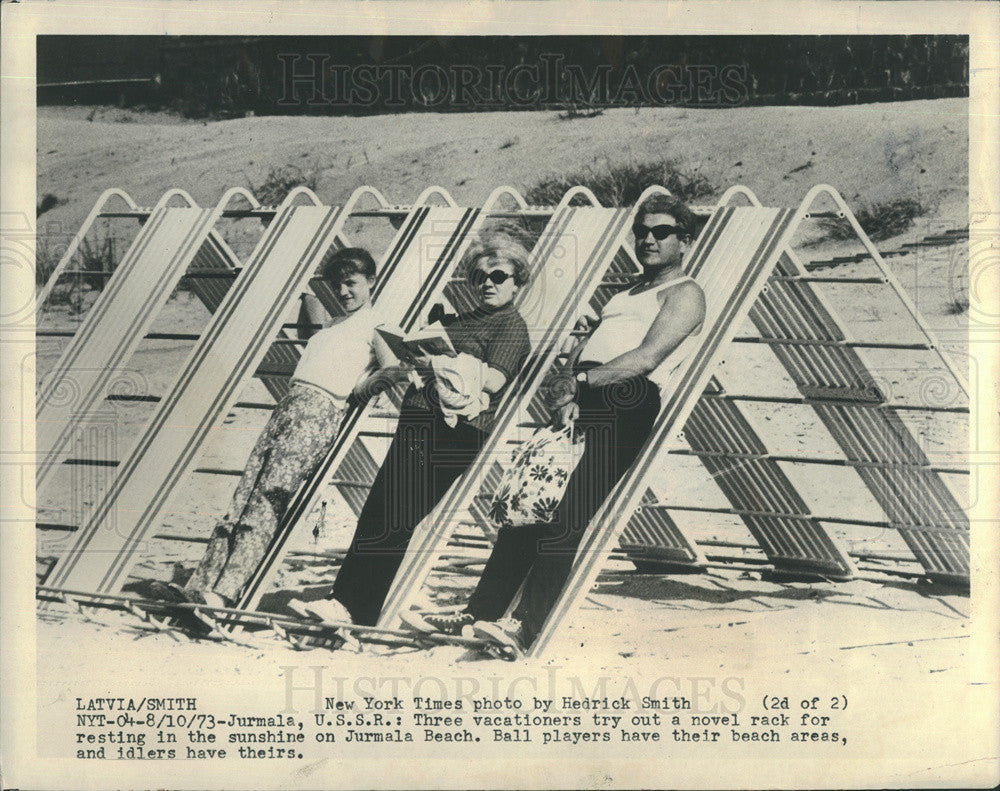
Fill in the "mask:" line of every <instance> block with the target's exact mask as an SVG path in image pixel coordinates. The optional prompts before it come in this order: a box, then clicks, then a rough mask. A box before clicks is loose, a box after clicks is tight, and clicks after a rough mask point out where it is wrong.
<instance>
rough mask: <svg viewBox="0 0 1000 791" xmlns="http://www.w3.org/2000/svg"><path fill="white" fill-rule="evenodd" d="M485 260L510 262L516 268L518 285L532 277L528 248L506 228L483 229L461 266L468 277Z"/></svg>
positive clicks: (515, 275)
mask: <svg viewBox="0 0 1000 791" xmlns="http://www.w3.org/2000/svg"><path fill="white" fill-rule="evenodd" d="M485 260H489V261H491V262H493V263H497V264H509V265H510V267H511V269H513V270H514V283H515V284H516V285H518V286H523V285H524V284H525V283H527V282H528V281H529V280H530V279H531V270H530V269H529V268H528V250H527V248H525V246H524V245H523V244H521V242H520V241H519V240H518V239H517V238H516V237H514V236H512V235H511V234H510V233H508V232H507V231H505V230H492V231H483V232H482V233H480V234H479V237H478V238H477V239H475V240H474V241H473V242H472V244H470V245H469V249H468V250H466V251H465V256H464V257H463V259H462V267H461V269H462V272H463V274H464V275H465V276H466V277H468V276H469V275H471V274H472V270H473V269H475V268H476V267H477V266H479V264H480V263H482V262H483V261H485Z"/></svg>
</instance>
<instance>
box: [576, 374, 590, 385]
mask: <svg viewBox="0 0 1000 791" xmlns="http://www.w3.org/2000/svg"><path fill="white" fill-rule="evenodd" d="M576 381H578V382H579V383H580V384H584V385H585V384H587V372H586V371H580V373H578V374H577V375H576Z"/></svg>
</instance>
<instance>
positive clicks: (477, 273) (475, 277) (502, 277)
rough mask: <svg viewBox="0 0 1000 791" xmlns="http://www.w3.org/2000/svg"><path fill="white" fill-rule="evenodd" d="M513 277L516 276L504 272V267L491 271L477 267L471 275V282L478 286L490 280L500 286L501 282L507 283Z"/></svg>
mask: <svg viewBox="0 0 1000 791" xmlns="http://www.w3.org/2000/svg"><path fill="white" fill-rule="evenodd" d="M512 277H514V276H513V275H511V274H508V273H507V272H504V271H503V270H502V269H494V270H492V271H490V272H484V271H483V270H482V269H475V270H473V271H472V274H471V275H469V282H470V283H472V285H474V286H475V287H476V288H479V287H481V286H483V285H485V283H486V281H487V280H490V281H492V282H493V283H495V284H496V285H498V286H499V285H500V284H501V283H506V282H507V280H508V279H509V278H512Z"/></svg>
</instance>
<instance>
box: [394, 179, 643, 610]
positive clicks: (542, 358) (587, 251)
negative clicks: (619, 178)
mask: <svg viewBox="0 0 1000 791" xmlns="http://www.w3.org/2000/svg"><path fill="white" fill-rule="evenodd" d="M579 198H582V199H586V200H587V201H588V202H589V203H590V205H588V206H573V205H571V204H572V202H573V200H574V199H579ZM630 217H631V212H630V211H629V210H628V209H623V208H606V207H602V206H601V205H600V203H599V202H598V200H597V199H596V197H594V195H593V193H591V192H590V191H589V190H587V189H585V188H582V187H576V188H574V189H571V190H570V191H568V192H567V193H566V195H565V196H564V197H563V199H562V201H561V202H560V204H559V206H558V207H557V208H556V212H555V213H554V214H553V216H552V219H551V220H550V222H549V226H548V227H547V228H546V230H545V232H543V234H542V237H541V238H540V239H539V241H538V244H537V245H536V247H535V250H534V251H533V254H532V261H531V263H532V271H533V278H532V281H531V283H530V284H529V285H528V286H527V287H525V288H524V289H523V290H522V292H521V293H520V294H518V297H517V302H516V304H517V306H518V310H519V311H520V312H521V315H522V316H523V317H524V319H525V322H526V323H527V325H528V328H529V333H530V335H531V345H532V352H531V356H530V357H529V360H528V362H527V364H526V368H525V370H524V371H522V373H521V375H520V376H519V377H518V378H517V379H516V380H514V381H513V382H512V383H511V385H510V387H509V388H508V390H507V392H506V393H505V394H504V397H503V399H502V400H501V402H500V403H499V404H498V405H497V409H496V422H495V427H494V430H493V432H492V433H491V435H490V436H489V437H488V438H487V440H486V442H485V443H484V444H483V448H482V450H481V451H480V454H479V457H478V461H477V462H476V463H475V464H473V465H472V466H471V467H470V468H469V470H468V471H467V472H466V473H465V474H464V475H463V476H462V477H461V478H459V479H458V480H457V481H456V482H455V484H454V485H453V486H452V488H451V489H450V490H449V491H448V493H447V494H446V495H445V496H444V498H442V500H441V501H440V502H439V503H438V504H437V505H436V506H435V508H434V509H433V510H432V511H431V512H430V513H429V514H428V515H427V517H426V518H425V519H424V520H423V521H422V522H421V524H420V525H419V526H418V527H417V529H416V530H415V531H414V535H413V538H412V539H411V542H410V546H409V548H408V550H407V553H406V556H405V558H404V560H403V563H402V564H401V566H400V568H399V571H398V572H397V574H396V578H395V580H394V582H393V585H392V588H391V589H390V591H389V595H388V597H387V599H386V603H385V605H384V607H383V610H382V615H381V617H380V619H379V624H380V626H390V627H391V626H393V625H395V623H396V622H397V621H398V618H399V613H400V612H401V611H402V609H403V608H404V607H406V606H407V605H408V603H409V602H410V600H411V599H412V597H413V596H414V595H415V594H416V593H417V591H418V590H419V588H420V587H421V586H422V585H423V583H424V581H425V580H426V578H427V575H428V573H429V572H430V571H431V569H432V568H433V566H434V564H435V562H436V561H437V559H438V558H439V557H440V554H441V552H442V551H443V550H444V548H445V545H446V543H447V541H448V538H449V537H450V536H451V534H452V533H453V532H454V530H455V528H456V527H457V526H458V525H459V524H460V523H461V522H462V520H463V517H464V515H465V514H466V513H467V512H468V510H469V509H470V507H471V506H472V505H473V502H474V498H475V497H476V495H477V493H478V492H479V491H480V490H481V489H482V488H483V484H484V482H485V481H486V479H487V478H488V477H489V476H490V475H491V470H492V467H493V462H494V461H495V460H497V459H500V458H505V457H506V455H507V453H508V452H509V444H508V440H509V439H511V438H512V437H513V436H515V435H517V434H518V433H519V432H520V433H523V429H522V428H519V426H518V415H519V412H520V409H521V406H522V404H525V403H528V402H530V401H531V399H532V398H533V397H534V396H535V394H536V393H537V392H538V390H539V388H540V387H541V385H542V382H543V380H544V378H545V376H546V374H547V373H548V372H549V371H550V369H551V368H552V365H553V363H554V362H555V360H556V359H557V357H558V356H559V354H560V352H561V349H562V346H563V344H564V343H565V341H566V339H567V338H568V337H569V335H570V333H571V332H572V329H573V322H574V320H575V318H576V316H577V311H578V308H579V305H580V304H581V303H582V302H585V301H586V300H587V299H588V298H589V296H590V295H591V294H592V293H593V292H594V291H595V290H596V289H597V288H598V287H599V286H600V285H601V282H602V279H603V278H604V277H605V275H606V274H607V272H608V269H609V267H610V266H611V264H612V262H613V261H614V259H615V256H616V254H617V253H618V251H619V250H620V248H621V246H622V244H623V243H624V240H625V237H626V235H627V233H628V221H629V219H630Z"/></svg>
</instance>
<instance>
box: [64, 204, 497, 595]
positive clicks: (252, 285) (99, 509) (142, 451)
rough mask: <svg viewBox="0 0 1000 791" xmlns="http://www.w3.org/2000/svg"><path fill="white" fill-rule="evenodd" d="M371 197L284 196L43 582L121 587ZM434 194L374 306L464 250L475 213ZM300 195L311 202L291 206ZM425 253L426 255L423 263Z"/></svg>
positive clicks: (406, 230)
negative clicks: (293, 308) (330, 200)
mask: <svg viewBox="0 0 1000 791" xmlns="http://www.w3.org/2000/svg"><path fill="white" fill-rule="evenodd" d="M372 192H373V191H372V190H371V189H370V188H361V189H359V190H357V191H355V193H354V194H353V195H352V197H351V199H350V200H349V201H348V202H347V204H346V205H345V206H344V207H343V208H338V207H324V206H323V205H322V204H321V203H320V201H319V200H318V198H316V197H315V196H314V195H313V194H312V193H311V192H310V191H308V190H306V189H304V188H298V189H297V190H295V191H293V192H292V193H290V194H289V196H288V198H287V199H286V200H285V202H284V203H283V204H282V206H281V207H279V210H278V213H277V215H276V217H275V219H274V221H272V223H271V225H270V227H269V228H268V230H267V232H266V233H265V235H264V237H263V238H262V239H261V241H260V243H259V244H258V246H257V249H256V250H255V252H254V254H253V255H252V256H251V258H250V261H249V262H248V263H247V265H246V266H245V267H244V268H243V270H242V271H241V272H240V273H239V275H238V276H237V278H236V280H235V282H234V283H233V285H232V287H231V288H230V289H229V290H228V291H227V292H226V295H225V297H224V298H223V301H222V303H221V304H220V305H219V307H218V310H217V311H216V312H215V314H214V315H213V318H212V321H211V322H210V325H209V328H208V330H207V331H206V332H205V334H204V335H203V336H202V338H201V340H200V341H199V342H198V344H197V345H196V347H195V349H194V350H193V351H192V354H191V356H190V357H189V359H188V361H187V363H186V364H185V366H184V370H183V371H182V373H181V375H180V377H179V378H178V379H177V380H176V381H175V382H174V384H173V386H172V388H171V391H170V392H169V393H168V394H167V395H166V396H165V397H164V398H163V399H162V401H161V402H160V404H159V405H158V408H157V411H156V414H155V415H154V417H153V419H152V420H151V422H150V424H149V425H148V426H147V427H146V429H145V431H144V434H143V436H142V437H141V438H140V441H139V443H138V445H137V446H136V448H134V449H133V451H132V453H131V454H130V455H129V456H128V458H126V459H125V460H123V462H122V464H121V465H120V467H119V469H118V474H117V476H116V478H115V479H114V481H113V483H112V486H111V488H110V489H109V491H108V492H107V493H106V494H105V496H104V497H103V498H102V499H101V501H100V502H99V503H98V504H97V506H95V508H94V509H93V510H92V511H91V513H90V515H89V518H88V519H87V521H86V523H85V524H84V525H83V527H82V528H81V530H79V531H78V533H77V535H76V536H75V537H74V538H75V542H74V546H73V548H72V549H71V551H70V553H69V554H68V556H67V557H65V558H63V559H61V560H60V561H58V562H57V565H56V567H55V569H54V571H53V574H52V575H51V576H50V579H49V582H50V584H53V585H57V586H58V585H71V586H73V587H74V588H85V589H88V590H94V591H96V592H107V591H113V590H116V589H117V588H118V587H120V585H121V584H122V582H123V580H124V577H125V574H126V573H127V572H128V570H129V568H130V567H131V566H132V564H133V563H134V561H135V552H136V549H137V547H138V546H139V545H140V543H141V542H142V540H143V539H144V538H145V537H147V535H148V533H149V531H150V530H151V529H152V528H153V527H154V526H155V525H156V524H158V522H159V518H160V515H161V514H162V511H163V508H164V507H165V504H166V502H167V500H168V498H169V497H170V496H171V494H172V493H173V491H174V489H175V488H176V486H177V484H178V483H179V481H180V480H181V478H182V477H183V476H184V474H185V473H186V472H187V471H188V469H189V467H190V465H191V463H192V461H193V459H194V458H195V456H196V454H197V453H198V451H199V449H200V448H201V446H202V444H203V443H204V440H205V438H206V436H207V434H208V432H209V431H210V430H211V428H212V427H213V426H214V425H215V424H216V423H217V422H218V420H219V419H220V416H221V415H223V414H225V413H226V412H227V411H228V410H229V409H230V408H231V407H232V405H233V402H234V400H235V397H236V394H237V393H238V390H239V388H240V386H241V384H242V383H243V382H244V381H245V380H246V379H247V377H249V376H250V375H252V374H253V373H254V372H255V371H256V370H257V367H258V366H259V365H260V362H261V360H262V359H263V357H264V355H265V354H266V352H267V350H268V348H269V342H270V341H271V339H273V338H274V336H275V334H276V332H277V330H278V327H279V326H280V324H281V319H282V317H283V316H284V315H285V313H286V312H287V310H288V307H289V306H290V305H291V301H292V300H293V299H294V297H295V296H296V295H297V294H298V293H300V292H301V290H302V288H303V287H304V286H305V283H306V279H307V278H308V276H309V275H310V274H311V273H312V271H314V270H315V268H316V266H317V264H318V262H319V261H320V260H321V259H322V257H323V255H324V254H325V252H326V251H327V250H328V249H329V248H330V246H331V245H332V244H333V242H334V240H335V239H336V238H337V237H338V235H340V233H341V230H342V227H343V224H344V221H345V220H346V218H347V216H348V215H349V214H350V213H351V210H352V209H353V207H354V205H355V203H356V202H357V200H358V199H360V198H361V197H362V196H364V195H367V194H369V193H372ZM433 193H442V191H441V190H439V189H437V188H431V189H430V190H427V191H426V192H425V193H424V195H423V196H421V198H420V199H419V200H418V203H417V205H415V206H414V208H413V210H412V211H411V212H410V215H409V217H408V218H407V221H405V222H404V223H403V226H402V227H401V229H400V231H399V232H398V234H397V236H396V239H395V240H394V243H393V245H392V246H391V247H390V252H389V254H388V256H387V257H386V260H385V261H384V262H383V265H382V268H381V270H380V273H379V279H378V282H377V283H376V287H375V292H374V293H375V298H376V299H379V297H380V296H381V294H382V292H383V291H385V290H386V289H388V288H390V287H391V288H392V289H394V293H396V294H397V295H398V294H404V295H405V297H406V299H407V302H408V301H409V300H410V299H412V297H413V288H414V284H415V283H417V284H419V283H423V284H424V287H425V289H424V290H426V288H431V289H433V288H434V286H433V285H429V282H432V281H434V280H435V277H436V275H437V274H438V273H439V272H440V270H441V269H442V267H445V266H448V265H449V262H451V261H452V259H455V258H457V256H458V255H459V253H460V250H461V249H462V248H463V246H464V245H465V244H467V241H468V238H469V235H470V233H471V232H472V229H473V228H474V226H475V225H476V224H477V219H478V215H479V212H478V211H476V210H473V209H462V208H460V207H457V206H455V205H454V202H453V201H451V200H450V198H448V197H447V196H446V195H445V196H444V197H445V198H446V200H448V202H449V204H450V205H448V206H443V207H440V206H428V205H423V201H424V199H425V198H426V197H429V196H430V195H431V194H433ZM301 197H305V198H308V199H309V200H310V202H311V203H312V204H313V205H311V206H297V205H295V201H296V200H297V199H299V198H301ZM383 203H384V201H383ZM302 215H304V216H302ZM421 228H423V229H425V231H426V233H425V235H424V236H421V235H420V234H419V233H418V230H419V229H421ZM415 240H420V241H421V242H423V247H421V246H420V245H419V244H417V243H416V242H415ZM428 250H430V251H433V255H432V256H430V260H428V261H424V260H423V259H422V256H423V257H427V251H428ZM276 262H277V263H276ZM262 272H263V273H264V274H261V273H262ZM248 278H249V280H248ZM389 302H390V303H392V302H393V300H389ZM389 318H390V320H391V318H392V317H389ZM207 361H211V364H210V365H209V364H207ZM123 523H124V524H123ZM94 549H100V550H101V551H100V552H93V551H92V550H94ZM83 555H86V556H87V557H86V558H84V559H82V558H83ZM91 585H93V586H95V587H93V588H91V587H89V586H91Z"/></svg>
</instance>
